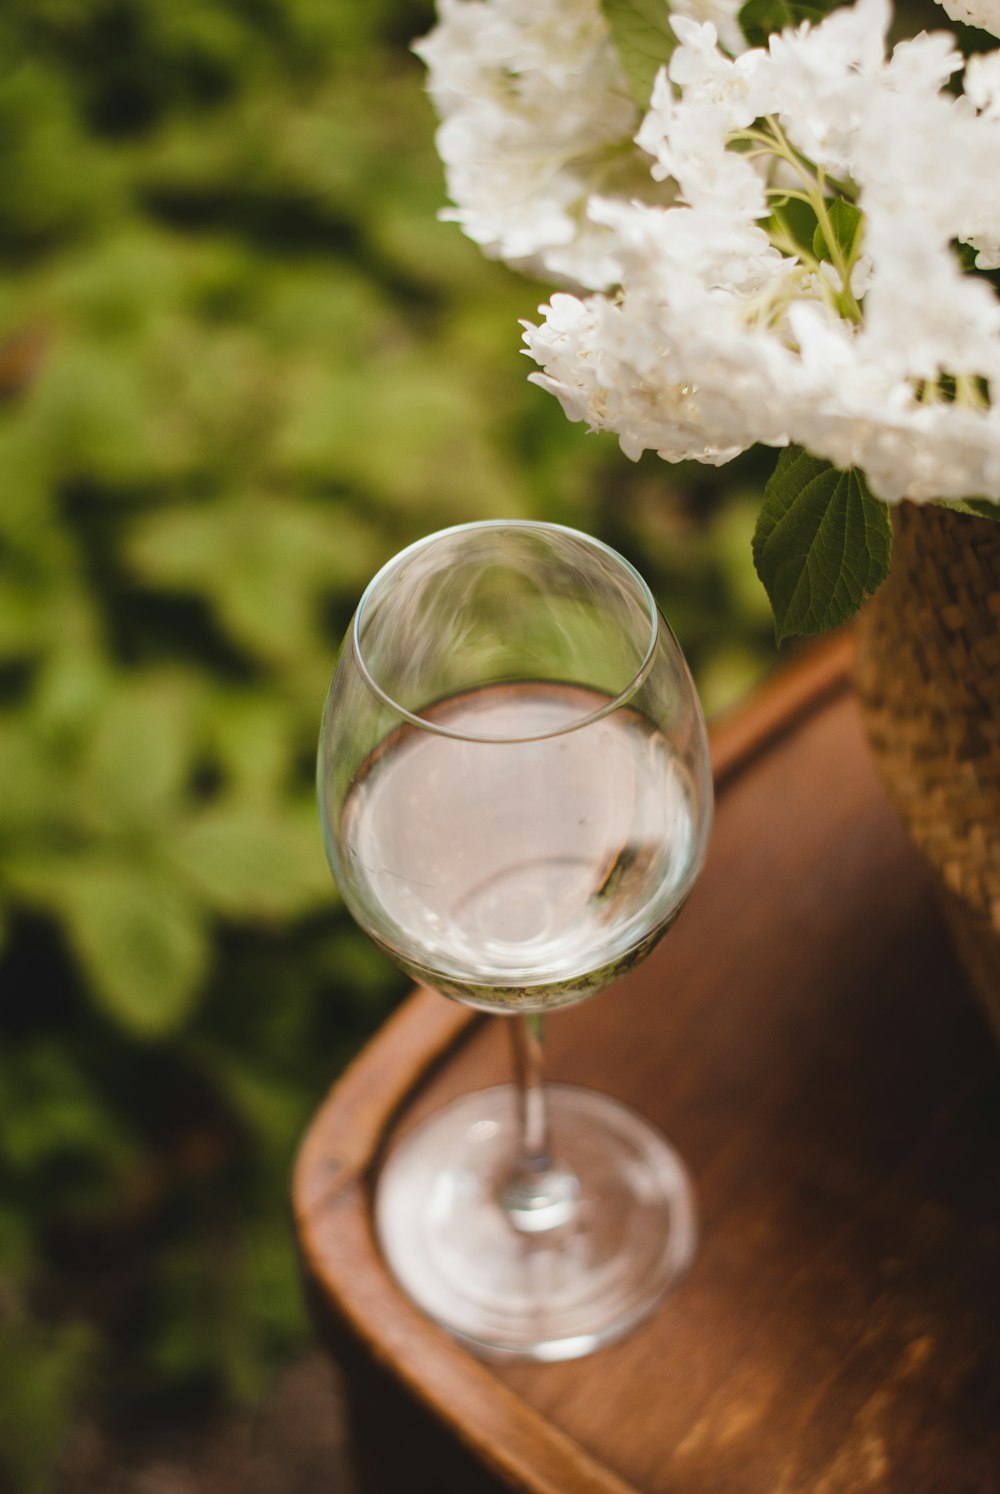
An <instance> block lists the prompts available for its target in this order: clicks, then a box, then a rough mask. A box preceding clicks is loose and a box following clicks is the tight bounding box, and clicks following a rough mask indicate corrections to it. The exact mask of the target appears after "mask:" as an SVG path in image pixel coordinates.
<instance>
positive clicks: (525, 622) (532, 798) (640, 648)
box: [319, 521, 712, 1359]
mask: <svg viewBox="0 0 1000 1494" xmlns="http://www.w3.org/2000/svg"><path fill="white" fill-rule="evenodd" d="M319 791H320V806H321V814H322V820H323V825H324V831H325V839H326V845H327V851H328V854H329V858H330V862H331V866H332V867H333V871H334V874H335V876H336V878H337V881H338V884H339V886H340V888H341V891H342V893H343V896H344V899H345V902H346V903H347V905H348V907H349V908H350V910H351V912H352V913H353V915H354V917H355V918H356V919H357V921H358V922H359V923H360V924H361V926H362V927H363V928H364V929H365V930H366V931H367V932H368V934H369V935H370V936H371V937H372V939H374V940H375V942H376V943H378V944H379V945H380V946H381V947H382V948H383V949H384V950H385V951H386V952H387V953H388V954H389V955H390V956H391V957H392V959H394V960H395V961H396V963H397V964H398V965H400V966H401V967H402V968H403V969H404V970H406V971H408V972H409V973H410V974H412V975H413V976H414V977H415V978H417V979H419V980H421V981H423V982H424V983H425V984H427V985H429V986H431V987H432V988H434V989H436V990H438V991H440V992H441V993H442V994H444V995H446V996H450V997H453V998H455V999H457V1000H459V1001H462V1002H465V1003H466V1004H469V1005H472V1006H476V1007H480V1008H484V1009H486V1010H489V1011H493V1012H499V1013H505V1014H508V1016H512V1017H513V1020H512V1021H511V1023H510V1029H511V1033H512V1037H513V1039H514V1057H515V1068H516V1083H515V1084H514V1085H512V1086H503V1087H500V1088H497V1089H494V1090H490V1091H488V1092H486V1094H483V1095H473V1096H469V1097H467V1098H465V1099H463V1100H461V1101H459V1102H458V1103H457V1104H456V1105H453V1106H450V1107H448V1108H447V1109H446V1110H444V1111H442V1112H440V1113H439V1114H438V1115H436V1116H433V1117H432V1118H431V1120H430V1121H428V1122H426V1123H425V1125H424V1126H423V1127H422V1128H421V1129H420V1130H419V1131H417V1132H416V1133H414V1134H413V1135H411V1136H410V1137H408V1138H407V1140H406V1141H405V1142H404V1143H403V1144H402V1145H401V1146H400V1147H399V1148H397V1149H396V1150H395V1151H394V1152H393V1153H392V1155H391V1156H390V1158H389V1161H388V1163H387V1164H386V1166H385V1167H384V1169H383V1171H382V1174H381V1176H380V1179H379V1183H378V1188H377V1196H376V1219H377V1224H378V1230H379V1236H380V1240H381V1243H382V1247H383V1250H384V1252H385V1254H386V1257H387V1260H388V1262H389V1264H390V1266H391V1267H392V1269H393V1271H394V1272H395V1274H396V1276H397V1277H398V1279H399V1280H400V1282H401V1283H402V1285H403V1286H404V1287H405V1288H406V1289H407V1290H408V1291H409V1292H410V1294H411V1296H413V1297H414V1299H415V1300H416V1301H417V1302H418V1303H420V1304H421V1305H422V1306H423V1307H424V1308H425V1310H426V1311H427V1312H429V1313H430V1314H431V1316H432V1317H434V1318H435V1319H436V1320H437V1321H438V1322H440V1323H441V1324H443V1325H444V1326H445V1327H447V1328H448V1329H450V1331H451V1332H452V1333H454V1334H455V1335H456V1336H458V1337H459V1338H461V1339H463V1340H464V1341H465V1342H467V1343H468V1344H470V1345H471V1346H473V1347H475V1348H477V1349H478V1350H480V1351H482V1352H484V1353H488V1354H489V1353H492V1354H495V1355H513V1356H517V1357H525V1358H535V1359H559V1358H569V1357H573V1356H576V1355H579V1354H582V1353H586V1352H588V1351H589V1350H590V1349H592V1348H595V1347H597V1346H598V1345H600V1344H602V1343H605V1342H609V1341H610V1340H612V1339H613V1338H616V1337H618V1336H620V1335H621V1334H622V1333H623V1332H625V1331H626V1330H627V1329H628V1328H629V1327H631V1326H632V1325H633V1324H634V1323H636V1322H638V1321H639V1320H640V1319H641V1318H642V1317H643V1316H644V1315H645V1314H646V1312H648V1311H649V1309H650V1308H651V1307H652V1306H653V1305H654V1304H655V1302H656V1301H657V1300H659V1298H660V1297H661V1296H662V1295H663V1293H664V1292H665V1291H666V1289H667V1288H668V1286H669V1285H670V1284H671V1283H672V1281H673V1280H674V1279H675V1278H676V1277H677V1275H678V1274H679V1272H680V1271H681V1270H682V1269H683V1268H684V1267H685V1266H686V1264H687V1263H688V1261H689V1260H690V1257H691V1255H692V1252H693V1249H694V1241H695V1230H694V1214H693V1206H692V1202H691V1194H690V1188H689V1185H688V1182H687V1179H686V1176H685V1173H684V1169H683V1167H682V1165H681V1163H680V1161H679V1159H678V1158H677V1156H676V1154H675V1153H674V1152H673V1150H672V1148H671V1147H670V1146H669V1145H668V1143H667V1142H666V1141H665V1140H664V1139H663V1138H662V1137H661V1136H659V1134H658V1133H657V1132H656V1131H654V1130H653V1129H652V1128H651V1127H650V1126H648V1124H647V1123H646V1122H645V1121H643V1120H641V1119H640V1118H639V1117H638V1116H636V1115H635V1114H634V1113H633V1112H632V1111H630V1110H628V1109H627V1108H625V1107H623V1106H621V1105H619V1104H617V1103H616V1102H614V1101H611V1100H609V1099H608V1098H607V1097H605V1096H602V1095H597V1094H591V1093H588V1092H586V1091H583V1090H578V1089H574V1088H570V1087H567V1086H553V1087H551V1088H550V1089H549V1090H547V1091H546V1090H543V1087H542V1084H541V1075H540V1016H541V1014H542V1013H543V1012H546V1011H549V1010H553V1009H555V1008H556V1007H559V1006H565V1005H568V1004H571V1003H574V1002H577V1001H580V1000H582V999H583V998H584V997H586V996H589V995H591V994H593V993H594V992H596V991H599V990H601V989H603V988H604V987H606V986H607V985H609V984H610V983H611V982H612V981H613V980H615V979H616V978H617V977H618V976H619V975H621V974H622V973H623V972H624V971H626V970H627V969H628V968H630V967H631V966H632V965H634V964H635V963H636V962H637V961H638V960H640V959H641V958H642V957H643V956H644V955H645V954H646V953H648V951H649V950H650V949H651V948H652V946H653V944H654V943H655V942H656V941H657V939H659V938H660V937H661V935H662V934H663V933H664V932H665V931H666V929H667V928H668V927H669V925H670V924H671V922H672V921H673V919H674V918H675V917H676V916H677V914H678V912H679V911H680V909H681V907H682V905H683V903H684V900H685V898H686V897H687V894H688V892H689V891H690V889H691V886H692V884H693V882H694V879H695V877H696V876H697V873H698V871H699V869H700V867H701V863H702V861H703V859H704V854H705V847H706V843H707V837H708V831H709V825H710V821H711V807H712V790H711V777H710V772H709V764H708V754H707V747H706V740H705V730H704V721H703V718H702V715H701V710H700V707H699V704H698V700H697V695H696V693H695V691H694V687H693V685H692V683H691V679H690V676H689V674H688V671H687V668H686V666H685V663H684V659H683V656H682V654H681V652H680V649H679V647H678V645H677V643H676V641H675V639H674V638H673V635H672V634H671V633H670V630H669V628H668V627H667V626H666V624H665V623H664V621H663V619H662V617H660V615H659V613H658V611H657V608H656V606H655V603H654V602H653V599H652V597H651V595H650V593H649V590H648V588H647V587H646V585H645V583H644V582H643V581H642V579H641V578H640V577H639V575H638V574H637V572H636V571H635V570H634V569H633V568H632V567H631V566H630V565H629V564H628V563H627V562H626V561H624V560H623V559H622V558H621V557H620V556H618V555H616V554H615V553H614V552H613V551H611V550H609V549H608V548H607V547H606V546H604V545H603V544H601V543H600V542H599V541H597V540H594V539H591V538H589V537H588V536H585V535H582V534H579V533H577V532H575V531H573V530H569V529H564V528H561V527H559V526H556V525H548V524H535V523H529V522H522V521H497V522H494V523H484V524H471V525H463V526H460V527H458V528H455V529H451V530H446V531H444V532H442V533H440V534H437V535H431V536H430V537H429V538H427V539H425V540H422V541H420V542H419V543H418V544H416V545H413V546H411V547H410V548H409V549H408V550H405V551H403V552H402V554H401V555H398V556H397V557H396V558H395V559H394V560H392V561H390V562H389V564H388V565H387V566H385V567H384V568H383V570H382V571H380V572H379V574H378V575H377V576H376V577H375V579H374V581H373V582H372V583H371V585H370V586H369V587H368V589H367V591H366V592H365V595H364V597H363V598H362V601H361V603H360V605H359V608H358V611H357V613H356V615H355V619H354V622H353V625H352V628H351V630H350V633H349V635H348V639H347V641H346V644H345V648H344V651H343V654H342V657H341V661H340V664H339V666H338V669H337V671H336V673H335V675H334V679H333V682H332V684H331V687H330V693H329V696H328V699H327V705H326V710H325V713H324V719H323V728H322V734H321V741H320V756H319Z"/></svg>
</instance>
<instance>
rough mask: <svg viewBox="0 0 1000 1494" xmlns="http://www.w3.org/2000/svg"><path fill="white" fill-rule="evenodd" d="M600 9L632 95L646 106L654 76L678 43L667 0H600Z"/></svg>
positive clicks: (665, 63) (642, 105)
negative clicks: (671, 23)
mask: <svg viewBox="0 0 1000 1494" xmlns="http://www.w3.org/2000/svg"><path fill="white" fill-rule="evenodd" d="M601 9H602V10H603V12H604V18H605V20H606V21H607V23H608V25H609V27H610V28H611V39H612V41H613V42H614V44H615V49H616V51H617V52H618V58H619V61H620V62H621V65H622V70H623V72H624V73H625V76H626V78H627V79H628V82H629V87H630V88H631V90H632V97H633V98H634V99H635V101H636V103H637V104H638V105H639V107H640V109H648V108H649V100H650V95H651V94H652V92H653V83H654V80H655V78H656V75H657V73H658V72H659V70H660V68H661V67H666V65H667V63H668V62H669V61H670V59H671V57H672V56H673V53H674V48H675V47H676V46H677V38H676V36H675V35H674V33H673V28H672V27H671V25H670V7H669V5H668V4H667V0H601Z"/></svg>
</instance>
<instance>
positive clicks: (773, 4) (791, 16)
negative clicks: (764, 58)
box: [739, 0, 839, 47]
mask: <svg viewBox="0 0 1000 1494" xmlns="http://www.w3.org/2000/svg"><path fill="white" fill-rule="evenodd" d="M838 3H839V0H811V3H810V4H806V3H804V0H747V3H746V5H744V6H743V9H742V10H741V11H740V13H739V23H740V26H741V27H742V28H743V35H744V36H745V37H746V39H747V41H748V42H749V43H750V45H751V46H752V47H766V46H767V39H768V37H769V36H770V35H771V34H772V32H774V31H784V30H785V28H786V27H788V26H798V25H800V24H801V23H802V22H803V21H811V22H812V24H813V25H815V24H816V23H817V22H818V21H821V20H822V19H823V17H824V16H827V15H829V14H830V12H831V10H836V8H837V4H838Z"/></svg>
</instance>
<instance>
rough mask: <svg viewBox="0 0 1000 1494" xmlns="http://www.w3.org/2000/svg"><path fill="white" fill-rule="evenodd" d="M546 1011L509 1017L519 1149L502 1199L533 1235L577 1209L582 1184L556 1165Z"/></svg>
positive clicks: (512, 1217) (517, 1224)
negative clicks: (546, 1077) (545, 1070)
mask: <svg viewBox="0 0 1000 1494" xmlns="http://www.w3.org/2000/svg"><path fill="white" fill-rule="evenodd" d="M542 1020H543V1019H542V1016H541V1013H531V1014H529V1015H527V1016H519V1017H513V1018H509V1019H508V1024H507V1025H508V1028H509V1030H510V1037H511V1048H512V1051H513V1058H514V1087H515V1094H516V1103H517V1154H516V1157H515V1160H514V1165H513V1167H512V1169H511V1172H510V1174H509V1176H508V1177H507V1180H506V1182H505V1184H504V1186H503V1190H502V1194H501V1203H502V1206H503V1208H504V1211H505V1212H506V1214H507V1217H508V1219H509V1220H510V1222H511V1224H512V1225H513V1226H514V1228H515V1229H517V1230H520V1231H522V1232H524V1233H528V1234H537V1233H540V1232H542V1231H543V1230H549V1229H557V1228H558V1227H559V1226H560V1225H562V1224H565V1223H566V1222H567V1221H568V1220H569V1219H571V1218H572V1216H573V1214H574V1213H575V1212H576V1205H577V1198H578V1196H579V1191H580V1190H579V1184H578V1182H577V1179H576V1177H575V1175H574V1174H573V1173H572V1172H571V1171H570V1170H569V1169H568V1168H565V1167H559V1166H556V1165H554V1164H553V1161H552V1153H551V1150H550V1142H549V1121H548V1110H547V1107H546V1104H545V1086H544V1082H543V1079H542Z"/></svg>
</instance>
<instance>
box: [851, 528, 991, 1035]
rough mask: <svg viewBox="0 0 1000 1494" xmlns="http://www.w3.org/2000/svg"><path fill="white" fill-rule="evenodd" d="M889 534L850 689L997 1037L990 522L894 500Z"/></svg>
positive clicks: (860, 633)
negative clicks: (889, 551) (887, 563)
mask: <svg viewBox="0 0 1000 1494" xmlns="http://www.w3.org/2000/svg"><path fill="white" fill-rule="evenodd" d="M893 528H894V542H893V562H892V574H891V575H890V577H889V579H888V581H887V582H886V583H885V584H884V585H883V586H882V587H881V588H880V590H879V591H878V592H877V593H876V595H875V596H874V597H873V598H872V600H871V601H870V602H869V603H868V604H867V606H866V607H865V608H864V609H863V611H862V613H861V615H860V618H859V620H858V629H857V655H856V662H855V683H856V686H857V692H858V695H859V697H860V700H861V706H862V712H863V715H864V719H865V727H866V730H867V734H868V739H869V743H870V745H871V748H872V751H873V753H874V756H875V761H876V764H877V767H878V769H879V772H880V774H881V777H882V780H883V782H884V784H885V786H886V789H887V790H888V793H889V796H890V798H891V799H892V801H893V803H894V804H895V806H896V808H897V810H898V811H899V813H900V815H901V816H902V818H903V821H904V823H905V824H906V826H907V828H908V830H909V833H910V836H911V838H912V839H913V841H914V842H915V844H916V845H917V847H918V848H919V849H920V851H921V852H922V853H923V855H924V857H925V858H926V860H927V861H928V862H929V863H930V864H931V866H932V867H933V869H934V871H935V873H936V875H937V878H938V881H939V884H940V887H941V892H942V902H943V906H944V910H945V913H946V915H947V917H948V921H949V923H950V925H951V929H952V933H953V935H954V938H955V944H956V948H957V950H958V954H959V957H960V959H961V961H962V963H963V964H964V966H965V968H966V970H967V972H968V974H969V976H970V979H971V981H972V984H973V985H974V987H975V988H976V990H977V992H978V993H979V996H980V997H981V999H982V1001H983V1002H984V1004H985V1006H986V1009H987V1011H988V1013H989V1016H990V1018H991V1020H992V1023H993V1026H994V1029H995V1032H996V1034H997V1038H998V1040H1000V524H995V523H993V522H992V521H991V520H989V519H973V518H969V517H967V516H966V515H964V514H956V513H954V512H952V511H950V510H948V509H943V508H939V507H936V506H933V505H931V506H924V507H917V506H916V505H914V504H910V503H904V504H901V505H900V507H899V508H898V509H897V510H896V512H895V515H894V519H893Z"/></svg>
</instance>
